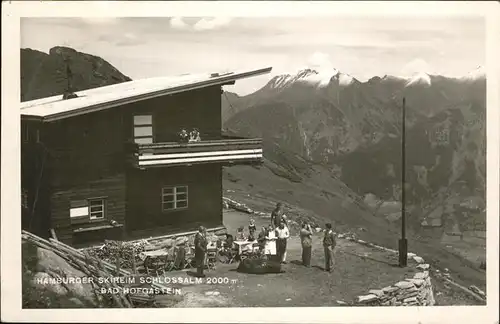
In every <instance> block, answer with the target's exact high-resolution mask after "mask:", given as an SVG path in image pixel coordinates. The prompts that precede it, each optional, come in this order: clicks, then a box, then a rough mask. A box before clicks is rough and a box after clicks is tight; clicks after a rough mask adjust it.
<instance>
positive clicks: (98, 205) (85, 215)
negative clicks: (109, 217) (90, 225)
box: [69, 199, 105, 220]
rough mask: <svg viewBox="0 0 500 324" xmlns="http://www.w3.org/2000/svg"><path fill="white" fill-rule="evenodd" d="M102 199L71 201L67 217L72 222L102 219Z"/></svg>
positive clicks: (103, 203)
mask: <svg viewBox="0 0 500 324" xmlns="http://www.w3.org/2000/svg"><path fill="white" fill-rule="evenodd" d="M104 205H105V200H104V199H89V200H77V201H71V203H70V210H69V216H70V218H71V219H72V220H98V219H104V210H105V208H104Z"/></svg>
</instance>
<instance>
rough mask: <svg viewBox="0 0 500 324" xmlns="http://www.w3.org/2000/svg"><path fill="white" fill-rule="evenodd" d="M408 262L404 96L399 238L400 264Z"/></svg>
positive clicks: (404, 106) (404, 102)
mask: <svg viewBox="0 0 500 324" xmlns="http://www.w3.org/2000/svg"><path fill="white" fill-rule="evenodd" d="M407 262H408V240H407V239H406V98H403V109H402V120H401V239H400V240H399V266H400V267H406V265H407Z"/></svg>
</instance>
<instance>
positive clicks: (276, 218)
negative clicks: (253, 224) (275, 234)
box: [271, 203, 283, 228]
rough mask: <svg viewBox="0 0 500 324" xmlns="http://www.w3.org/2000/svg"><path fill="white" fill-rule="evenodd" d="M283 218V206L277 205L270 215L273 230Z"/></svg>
mask: <svg viewBox="0 0 500 324" xmlns="http://www.w3.org/2000/svg"><path fill="white" fill-rule="evenodd" d="M282 216H283V204H282V203H277V204H276V208H275V209H274V210H273V212H272V213H271V224H272V225H273V226H274V228H278V227H279V226H280V223H281V218H282Z"/></svg>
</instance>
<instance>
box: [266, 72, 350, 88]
mask: <svg viewBox="0 0 500 324" xmlns="http://www.w3.org/2000/svg"><path fill="white" fill-rule="evenodd" d="M334 80H336V81H338V83H339V85H341V86H348V85H350V84H352V83H353V82H355V80H356V79H354V78H353V77H352V76H350V75H348V74H344V73H341V72H340V71H339V70H337V69H333V68H332V69H310V68H305V69H301V70H299V71H298V72H297V73H296V74H282V75H278V76H276V77H274V78H273V79H272V80H271V81H270V82H269V86H270V87H271V88H287V87H290V86H291V85H293V84H295V83H297V82H299V83H307V84H311V85H315V86H317V87H326V86H328V85H329V84H330V83H331V82H332V81H334Z"/></svg>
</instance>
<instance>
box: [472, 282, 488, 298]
mask: <svg viewBox="0 0 500 324" xmlns="http://www.w3.org/2000/svg"><path fill="white" fill-rule="evenodd" d="M469 289H470V290H471V291H472V292H475V293H476V294H478V295H480V296H482V297H486V293H485V292H484V291H482V290H481V289H479V288H478V287H477V286H474V285H472V286H470V287H469Z"/></svg>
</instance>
